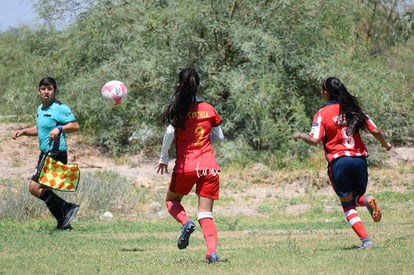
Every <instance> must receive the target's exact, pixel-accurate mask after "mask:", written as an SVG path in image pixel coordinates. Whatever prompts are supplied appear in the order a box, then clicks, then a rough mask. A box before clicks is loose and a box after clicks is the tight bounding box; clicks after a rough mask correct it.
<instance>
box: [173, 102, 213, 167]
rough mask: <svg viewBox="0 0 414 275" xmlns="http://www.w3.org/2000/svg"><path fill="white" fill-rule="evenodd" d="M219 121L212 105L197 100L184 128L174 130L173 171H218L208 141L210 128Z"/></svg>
mask: <svg viewBox="0 0 414 275" xmlns="http://www.w3.org/2000/svg"><path fill="white" fill-rule="evenodd" d="M190 109H191V107H190ZM220 122H221V118H220V117H219V115H218V114H217V113H216V111H215V110H214V108H213V106H211V105H210V104H208V103H205V102H198V103H197V105H196V107H195V108H194V110H191V111H190V112H189V113H188V115H187V120H186V121H185V123H184V129H181V128H179V129H176V131H175V147H176V154H177V159H176V162H175V167H174V172H175V173H183V172H189V171H202V170H203V171H205V170H206V169H213V170H214V171H218V169H219V166H218V164H217V161H216V158H215V157H214V154H213V147H212V146H211V142H210V132H211V128H212V127H216V126H218V125H219V124H220Z"/></svg>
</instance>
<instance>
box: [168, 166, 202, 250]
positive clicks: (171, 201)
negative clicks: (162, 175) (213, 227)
mask: <svg viewBox="0 0 414 275" xmlns="http://www.w3.org/2000/svg"><path fill="white" fill-rule="evenodd" d="M194 183H195V179H194V177H193V176H191V175H188V174H185V173H183V174H176V173H173V175H172V177H171V182H170V186H169V188H168V189H169V191H168V192H167V198H166V204H167V208H168V213H170V215H171V216H172V217H173V218H174V219H176V220H177V221H178V222H179V223H181V224H182V225H183V226H182V227H181V233H180V236H179V237H178V242H177V247H178V249H185V248H187V246H188V244H189V239H190V235H191V233H193V232H194V230H195V228H196V226H195V224H194V222H193V221H192V220H191V219H190V218H189V217H188V215H187V213H186V211H185V209H184V207H183V205H182V204H181V200H182V198H183V197H184V196H185V195H187V194H188V193H189V192H190V191H191V189H192V187H193V185H194Z"/></svg>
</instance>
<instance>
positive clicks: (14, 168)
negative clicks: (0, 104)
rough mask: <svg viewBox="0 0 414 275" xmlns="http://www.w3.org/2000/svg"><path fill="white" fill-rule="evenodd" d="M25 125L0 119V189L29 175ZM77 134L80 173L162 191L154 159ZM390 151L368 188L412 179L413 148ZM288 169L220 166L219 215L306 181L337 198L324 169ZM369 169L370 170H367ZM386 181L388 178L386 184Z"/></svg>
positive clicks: (295, 190) (74, 148)
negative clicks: (108, 172) (111, 150)
mask: <svg viewBox="0 0 414 275" xmlns="http://www.w3.org/2000/svg"><path fill="white" fill-rule="evenodd" d="M28 126H31V125H25V124H17V123H0V154H1V158H0V165H1V167H2V169H1V173H0V192H1V191H2V189H4V188H5V184H4V182H6V181H7V180H12V179H13V180H28V179H29V178H30V177H31V175H32V172H33V170H34V166H35V164H36V162H37V158H38V154H39V149H38V141H37V137H26V136H23V137H20V138H18V139H16V140H14V139H13V138H12V135H13V132H14V131H15V130H17V129H21V128H24V127H28ZM80 139H82V135H81V133H76V134H69V135H68V144H69V162H70V163H78V164H79V165H80V168H81V171H82V173H85V172H88V171H96V170H100V169H112V170H117V171H118V172H119V173H120V174H121V175H122V176H127V177H128V178H130V179H132V180H133V181H134V182H135V183H136V184H138V185H140V186H142V187H143V188H157V189H160V190H165V191H166V189H167V185H168V182H169V178H170V175H171V174H164V175H159V174H157V173H156V171H155V168H154V166H155V165H156V163H157V160H156V159H154V160H152V161H148V160H147V159H146V158H143V157H141V156H130V157H129V158H128V159H127V160H124V161H122V160H118V161H117V163H115V161H114V159H112V158H110V157H105V156H103V155H102V154H101V153H100V152H99V150H97V149H96V148H91V147H87V146H85V145H84V144H83V143H82V142H78V141H79V140H80ZM388 156H389V159H388V160H387V163H388V168H387V169H382V170H381V171H374V174H375V177H371V178H370V185H369V188H370V190H371V191H381V190H384V188H388V189H392V190H395V191H404V189H405V188H407V184H404V183H402V181H405V182H407V181H408V182H411V183H412V182H413V180H414V173H413V171H414V169H413V167H414V148H393V149H392V150H391V152H390V153H389V155H388ZM173 164H174V162H173V161H170V166H169V171H171V170H172V168H173ZM402 170H404V171H408V173H401V171H402ZM286 173H287V172H281V171H268V169H267V168H266V167H265V166H264V165H262V164H257V165H253V166H252V167H250V168H247V169H246V170H245V171H239V172H238V173H234V172H230V173H226V172H224V173H223V174H222V175H221V178H220V181H221V182H223V187H222V188H221V190H220V196H221V198H226V199H227V200H228V199H229V198H232V200H233V203H232V204H231V205H229V204H224V205H222V206H220V205H221V204H220V203H217V204H216V205H217V207H215V211H216V212H220V214H222V215H237V214H245V215H257V214H260V211H259V208H260V206H261V203H262V202H263V201H264V200H269V199H272V198H273V199H275V198H279V199H280V198H284V199H285V200H286V199H292V198H295V197H301V196H305V193H306V192H308V191H307V190H308V189H307V186H309V183H311V185H312V186H313V187H315V188H313V192H314V193H313V196H317V195H327V196H333V198H335V196H334V194H333V191H332V188H331V186H329V184H328V178H327V175H326V172H325V170H321V171H320V172H317V173H315V172H307V171H305V172H303V171H296V172H292V173H289V174H286ZM372 174H373V173H371V172H370V175H372ZM372 178H373V179H372ZM237 181H238V182H240V181H248V182H249V184H246V187H236V188H233V187H231V186H230V183H231V182H237ZM390 181H391V182H392V184H390ZM384 182H387V184H386V185H384V184H383V183H384ZM408 186H413V184H408ZM162 192H164V191H162ZM246 194H249V195H248V196H247V195H246ZM332 207H333V206H332V205H330V204H326V206H325V208H328V210H329V208H332ZM151 208H152V210H150V212H152V213H153V214H156V215H157V216H158V217H160V216H166V215H167V214H168V213H166V210H165V207H163V205H161V206H160V205H159V204H157V203H155V202H154V203H152V205H151V206H150V207H149V209H151ZM306 209H309V205H307V204H306V203H296V204H291V205H290V204H288V205H286V206H285V207H284V209H283V211H284V212H286V213H289V214H298V213H302V212H304V211H306Z"/></svg>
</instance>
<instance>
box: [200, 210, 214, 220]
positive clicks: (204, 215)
mask: <svg viewBox="0 0 414 275" xmlns="http://www.w3.org/2000/svg"><path fill="white" fill-rule="evenodd" d="M197 219H198V222H200V221H201V220H203V219H213V212H199V213H198V217H197Z"/></svg>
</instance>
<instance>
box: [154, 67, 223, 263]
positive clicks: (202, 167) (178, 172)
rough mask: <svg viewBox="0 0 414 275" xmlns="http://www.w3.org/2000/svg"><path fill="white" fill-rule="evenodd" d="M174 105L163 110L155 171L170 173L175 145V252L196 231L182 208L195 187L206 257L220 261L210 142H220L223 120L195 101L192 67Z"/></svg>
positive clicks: (170, 203)
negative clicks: (177, 225)
mask: <svg viewBox="0 0 414 275" xmlns="http://www.w3.org/2000/svg"><path fill="white" fill-rule="evenodd" d="M178 77H179V83H178V85H177V88H176V90H175V97H174V100H173V101H172V103H171V104H170V105H169V106H168V108H167V110H166V111H165V112H164V114H163V117H162V121H163V124H164V125H166V128H165V133H164V138H163V144H162V149H161V157H160V160H159V163H158V164H157V165H156V166H155V168H156V169H157V173H159V172H160V173H161V174H163V173H164V172H167V173H168V161H169V158H168V150H169V148H170V146H171V144H172V142H173V140H174V141H175V148H176V154H177V158H176V162H175V166H174V171H173V174H172V177H171V182H170V185H169V188H168V192H167V198H166V204H167V208H168V212H169V213H170V215H171V216H172V217H174V218H175V219H176V220H177V221H178V222H180V223H181V224H182V225H183V226H182V228H181V234H180V236H179V238H178V244H177V245H178V248H179V249H185V248H187V246H188V243H189V239H190V235H191V233H193V231H194V230H195V228H196V225H195V224H194V222H193V221H192V220H191V219H190V218H189V217H188V216H187V213H186V212H185V210H184V207H183V206H182V204H181V200H182V198H183V197H184V196H185V195H187V194H188V193H189V192H190V191H191V189H192V188H193V186H194V184H195V185H196V194H197V195H198V222H199V224H200V226H201V229H202V231H203V235H204V239H205V241H206V245H207V253H206V259H207V260H208V262H209V263H215V262H217V261H218V256H217V251H216V246H217V229H216V225H215V224H214V221H213V203H214V200H217V199H218V195H219V166H218V165H217V162H216V159H215V157H214V154H213V148H212V146H211V142H212V141H215V140H219V141H221V140H223V139H224V136H223V132H222V130H221V128H220V126H219V124H220V122H221V118H220V117H219V115H218V114H217V113H216V111H215V110H214V108H213V107H212V106H211V105H210V104H208V103H205V102H203V101H201V100H200V99H199V98H198V97H197V91H198V87H199V85H200V79H199V76H198V74H197V72H196V71H195V70H194V69H192V68H185V69H182V70H181V71H180V73H179V75H178Z"/></svg>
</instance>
